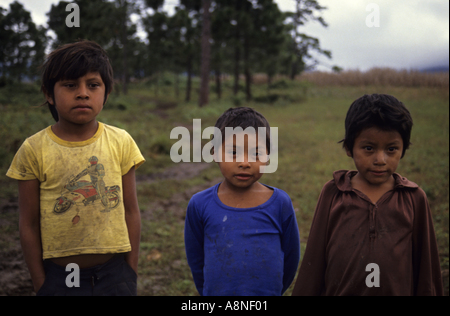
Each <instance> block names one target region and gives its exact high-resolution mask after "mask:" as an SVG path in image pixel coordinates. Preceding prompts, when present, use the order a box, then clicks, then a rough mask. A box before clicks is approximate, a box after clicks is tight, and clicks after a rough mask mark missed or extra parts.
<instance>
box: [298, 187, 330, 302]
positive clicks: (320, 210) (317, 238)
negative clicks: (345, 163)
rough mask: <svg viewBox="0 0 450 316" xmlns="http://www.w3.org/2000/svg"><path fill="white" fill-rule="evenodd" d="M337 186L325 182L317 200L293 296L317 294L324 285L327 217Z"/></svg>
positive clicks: (319, 293) (320, 292)
mask: <svg viewBox="0 0 450 316" xmlns="http://www.w3.org/2000/svg"><path fill="white" fill-rule="evenodd" d="M336 193H337V188H336V186H335V185H334V184H332V183H331V182H328V183H327V184H325V186H324V188H323V189H322V192H321V194H320V197H319V201H318V202H317V206H316V210H315V212H314V218H313V220H312V224H311V229H310V232H309V237H308V242H307V245H306V250H305V254H304V256H303V260H302V264H301V266H300V270H299V273H298V276H297V281H296V282H295V287H294V290H293V292H292V295H293V296H319V295H321V294H322V291H323V289H324V287H325V272H326V268H327V263H326V247H327V243H328V241H327V234H328V232H327V227H328V218H329V213H330V208H331V203H332V201H333V197H334V196H335V195H336Z"/></svg>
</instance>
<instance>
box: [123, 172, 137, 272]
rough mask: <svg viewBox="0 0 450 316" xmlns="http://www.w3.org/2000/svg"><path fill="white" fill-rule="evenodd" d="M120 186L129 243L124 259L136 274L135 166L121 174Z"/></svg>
mask: <svg viewBox="0 0 450 316" xmlns="http://www.w3.org/2000/svg"><path fill="white" fill-rule="evenodd" d="M122 188H123V203H124V206H125V221H126V223H127V228H128V236H129V238H130V243H131V252H129V253H127V255H126V261H127V262H128V264H129V265H130V266H131V267H132V268H133V270H134V271H135V272H136V274H137V271H138V259H139V247H140V241H141V212H140V210H139V204H138V200H137V194H136V178H135V167H133V168H131V169H130V171H129V172H128V173H127V174H126V175H124V176H122Z"/></svg>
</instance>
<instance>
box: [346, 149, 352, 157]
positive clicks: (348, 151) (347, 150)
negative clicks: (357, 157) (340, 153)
mask: <svg viewBox="0 0 450 316" xmlns="http://www.w3.org/2000/svg"><path fill="white" fill-rule="evenodd" d="M345 152H346V153H347V156H349V157H350V158H353V155H352V153H351V152H350V150H349V149H348V147H347V146H345Z"/></svg>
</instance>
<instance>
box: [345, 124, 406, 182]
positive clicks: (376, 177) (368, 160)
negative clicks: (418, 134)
mask: <svg viewBox="0 0 450 316" xmlns="http://www.w3.org/2000/svg"><path fill="white" fill-rule="evenodd" d="M402 152H403V140H402V137H401V135H400V133H399V132H397V131H394V130H392V131H385V130H380V129H378V128H377V127H371V128H368V129H365V130H363V131H362V132H361V133H360V135H359V136H358V137H357V138H356V139H355V144H354V147H353V156H352V154H351V153H350V151H349V150H348V149H347V155H348V156H349V157H352V158H353V160H354V161H355V166H356V169H357V170H358V174H357V175H355V179H357V180H359V181H362V183H364V184H366V185H369V186H375V187H380V186H382V185H384V184H387V183H389V182H390V181H392V179H393V177H392V174H393V173H394V172H395V171H396V170H397V167H398V164H399V162H400V159H401V157H402Z"/></svg>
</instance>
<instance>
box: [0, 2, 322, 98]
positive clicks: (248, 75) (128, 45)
mask: <svg viewBox="0 0 450 316" xmlns="http://www.w3.org/2000/svg"><path fill="white" fill-rule="evenodd" d="M295 2H296V11H295V12H281V11H280V9H279V7H278V5H277V4H276V3H275V2H274V1H273V0H180V1H179V4H178V5H177V6H176V7H175V10H174V11H175V12H174V13H173V14H170V15H169V13H168V12H166V11H164V0H138V1H131V0H109V1H108V0H76V1H71V2H67V1H60V2H59V3H58V4H56V5H54V4H53V5H52V6H51V8H50V11H49V12H48V13H47V17H48V20H47V24H48V28H45V27H43V26H37V25H36V24H35V23H34V22H33V21H32V18H31V15H30V12H28V11H27V10H25V8H24V7H23V5H22V4H21V3H20V2H19V1H15V2H13V3H11V4H10V6H9V8H8V9H6V8H2V7H0V42H1V48H0V75H1V77H0V84H3V85H4V84H5V83H8V82H21V81H22V80H24V79H25V78H29V79H32V80H33V79H36V78H37V76H38V65H40V64H41V63H42V61H43V60H44V58H45V50H46V48H50V49H53V48H56V47H57V46H59V45H61V44H65V43H68V42H73V41H75V40H78V39H88V40H93V41H96V42H97V43H99V44H100V45H102V46H103V47H104V48H105V49H106V51H107V52H108V54H109V56H110V58H111V61H112V64H113V67H114V70H115V76H116V79H117V80H119V81H120V82H121V89H122V91H123V93H125V94H126V93H127V86H128V83H129V81H130V78H136V79H140V78H148V77H152V78H154V80H155V81H158V80H159V78H160V75H161V74H162V73H163V72H166V71H170V72H172V73H175V74H176V75H177V78H178V76H181V75H184V76H186V77H187V86H186V91H185V100H186V101H189V100H190V99H191V91H192V77H193V76H195V75H200V76H201V78H202V84H201V91H200V101H199V102H200V106H202V105H204V104H206V103H208V94H209V81H210V79H211V76H214V77H215V82H216V84H215V92H216V93H217V94H218V96H219V97H220V96H221V93H222V79H221V78H222V75H223V74H228V75H231V76H232V77H233V78H234V83H233V92H234V94H235V95H236V94H237V93H238V92H239V90H240V89H242V87H241V86H240V84H239V77H240V76H241V75H243V76H244V77H245V87H244V91H245V95H246V98H247V99H248V100H250V99H251V98H252V90H251V86H252V74H254V73H265V74H267V76H268V78H269V83H270V82H271V80H272V78H273V77H274V76H275V75H277V74H284V75H287V76H290V77H291V78H292V79H293V78H294V77H295V76H296V75H298V74H300V73H301V72H302V71H305V70H306V69H308V68H312V67H314V66H315V65H316V64H317V60H315V59H314V57H313V56H312V54H311V52H313V51H315V52H318V53H320V54H323V55H325V56H327V57H329V58H331V52H330V51H328V50H324V49H322V48H321V46H320V42H319V39H317V38H314V37H311V36H308V35H307V34H305V33H303V32H302V26H304V25H305V24H306V23H307V22H309V21H318V22H319V23H320V24H322V25H323V26H324V27H326V26H327V24H326V22H325V21H324V20H323V18H322V17H321V12H322V11H323V10H325V9H326V8H325V7H322V6H321V5H320V4H319V3H318V1H317V0H295ZM69 3H76V4H77V5H78V7H79V11H80V12H79V16H80V26H79V27H68V26H67V25H66V18H67V16H68V15H69V12H68V11H66V7H67V5H68V4H69ZM49 31H53V34H54V35H53V36H52V35H49V34H51V32H49ZM143 34H144V36H142V35H143Z"/></svg>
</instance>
